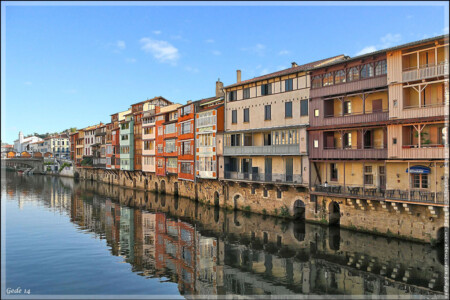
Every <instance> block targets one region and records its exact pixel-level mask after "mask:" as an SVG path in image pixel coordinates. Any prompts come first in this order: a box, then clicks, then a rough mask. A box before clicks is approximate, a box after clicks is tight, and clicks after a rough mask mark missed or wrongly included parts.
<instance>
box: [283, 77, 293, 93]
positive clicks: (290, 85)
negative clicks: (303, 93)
mask: <svg viewBox="0 0 450 300" xmlns="http://www.w3.org/2000/svg"><path fill="white" fill-rule="evenodd" d="M284 88H285V91H286V92H289V91H292V90H293V89H294V88H293V79H292V78H291V79H286V80H285V81H284Z"/></svg>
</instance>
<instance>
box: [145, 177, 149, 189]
mask: <svg viewBox="0 0 450 300" xmlns="http://www.w3.org/2000/svg"><path fill="white" fill-rule="evenodd" d="M144 189H145V190H147V189H148V179H147V178H145V181H144Z"/></svg>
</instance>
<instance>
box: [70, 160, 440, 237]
mask: <svg viewBox="0 0 450 300" xmlns="http://www.w3.org/2000/svg"><path fill="white" fill-rule="evenodd" d="M74 174H75V177H79V178H80V179H83V180H92V181H97V182H102V183H107V184H110V185H116V186H122V187H127V188H131V189H135V190H141V191H151V192H155V193H159V194H169V195H179V196H182V197H186V198H189V199H191V200H195V201H198V202H200V203H204V204H206V205H209V206H217V207H222V208H225V209H227V210H241V211H247V212H253V213H258V214H261V215H269V216H275V217H280V218H285V219H305V220H306V221H308V222H314V223H320V224H323V225H339V226H341V227H343V228H347V229H350V230H353V231H359V232H368V233H373V234H377V235H382V236H386V237H395V238H400V239H405V240H411V241H416V242H423V243H432V244H434V243H436V242H438V241H440V240H443V239H444V235H445V230H448V227H446V225H445V224H447V223H446V220H448V209H447V208H446V207H442V206H433V205H420V204H414V203H396V202H385V201H371V200H364V199H347V198H339V197H332V196H328V195H319V196H317V195H310V194H309V192H308V190H307V189H306V188H304V187H293V186H282V187H280V186H275V185H268V184H267V185H264V184H249V183H244V182H240V183H235V182H232V181H219V180H199V181H198V182H196V183H194V182H191V181H181V180H178V178H177V177H176V176H170V175H169V176H155V175H153V174H148V173H144V172H140V171H122V170H104V169H94V168H76V169H75V170H74ZM76 174H78V175H76ZM446 228H447V229H446Z"/></svg>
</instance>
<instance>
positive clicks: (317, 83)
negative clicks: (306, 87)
mask: <svg viewBox="0 0 450 300" xmlns="http://www.w3.org/2000/svg"><path fill="white" fill-rule="evenodd" d="M311 86H312V88H318V87H321V86H322V77H321V76H314V77H312V79H311Z"/></svg>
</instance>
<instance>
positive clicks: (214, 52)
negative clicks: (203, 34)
mask: <svg viewBox="0 0 450 300" xmlns="http://www.w3.org/2000/svg"><path fill="white" fill-rule="evenodd" d="M212 54H214V55H221V54H222V52H220V51H219V50H213V51H212Z"/></svg>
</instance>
